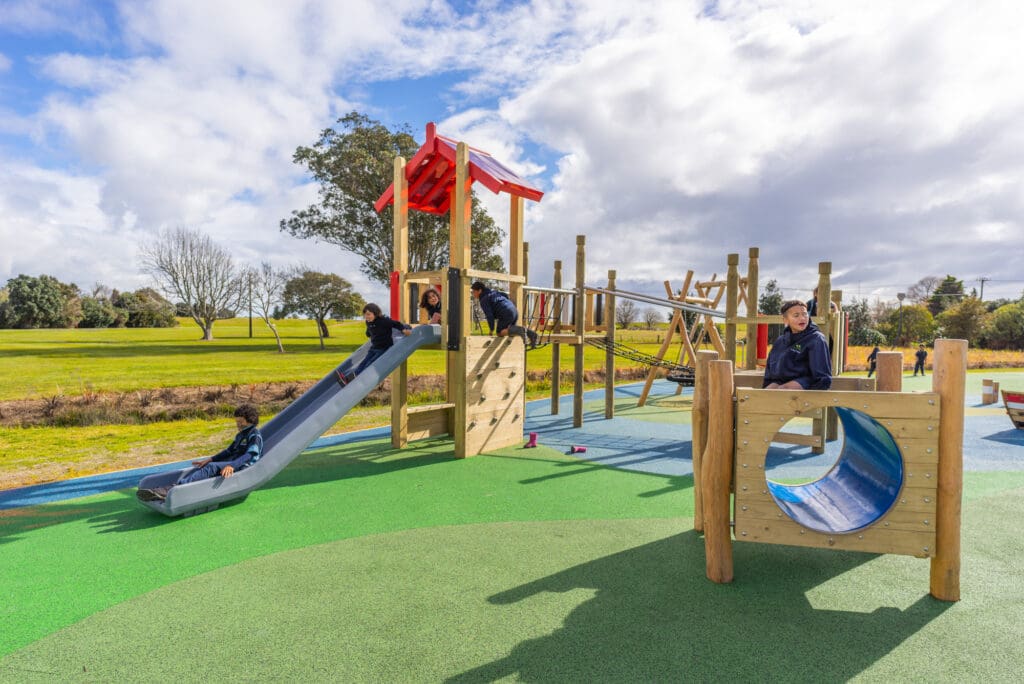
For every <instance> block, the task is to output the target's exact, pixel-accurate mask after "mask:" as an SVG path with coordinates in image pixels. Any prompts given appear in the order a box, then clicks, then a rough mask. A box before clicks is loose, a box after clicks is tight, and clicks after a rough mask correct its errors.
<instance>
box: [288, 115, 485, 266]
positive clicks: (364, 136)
mask: <svg viewBox="0 0 1024 684" xmlns="http://www.w3.org/2000/svg"><path fill="white" fill-rule="evenodd" d="M338 123H339V124H341V129H340V130H335V129H333V128H328V129H326V130H324V131H323V132H322V133H321V134H320V139H319V140H317V141H316V142H315V143H314V144H313V146H312V147H299V148H298V149H296V150H295V154H294V155H293V157H292V160H293V161H294V162H295V163H296V164H301V165H303V166H305V167H306V168H307V169H308V170H309V172H310V173H311V174H312V176H313V178H314V179H315V180H316V181H317V183H319V184H320V193H319V194H320V201H319V202H318V203H317V204H312V205H310V206H309V207H307V208H305V209H302V210H300V211H293V212H292V216H291V218H289V219H283V220H282V221H281V230H283V231H285V232H287V233H289V234H291V235H294V236H295V237H299V238H313V239H316V240H322V241H323V242H329V243H331V244H333V245H337V246H339V247H341V248H342V249H343V250H345V251H347V252H352V253H353V254H356V255H358V256H360V257H361V258H362V259H363V263H362V265H361V266H360V270H361V271H362V272H363V273H364V274H366V276H367V277H368V278H370V279H371V280H373V281H375V282H378V283H381V284H387V283H388V281H389V277H390V274H391V269H392V265H393V264H394V237H393V226H392V207H390V206H389V207H386V208H385V209H384V210H383V211H382V212H380V213H379V214H378V213H377V212H376V211H375V210H374V208H373V203H374V202H375V201H376V200H377V198H378V197H380V195H381V193H383V192H384V190H385V189H386V188H387V187H388V185H390V184H391V182H392V180H393V177H394V158H395V157H396V156H397V155H401V156H403V157H405V158H406V159H411V158H412V156H413V155H414V154H415V153H416V150H418V149H419V145H418V144H417V142H416V140H415V139H414V138H413V136H412V134H411V133H410V131H409V129H408V127H400V128H398V129H397V130H394V131H392V130H389V129H388V128H387V127H386V126H384V125H383V124H382V123H380V122H379V121H374V120H372V119H370V118H369V117H367V116H365V115H363V114H359V113H358V112H351V113H350V114H347V115H346V116H344V117H342V118H341V119H338ZM471 221H472V226H473V240H472V245H471V252H472V259H473V266H474V268H477V269H480V270H484V271H503V270H504V265H503V261H502V258H501V256H500V255H498V254H496V253H495V249H496V248H497V247H498V246H499V245H500V244H501V241H502V237H503V235H504V233H503V231H502V230H501V229H500V228H499V227H498V226H497V225H496V224H495V223H494V220H493V219H492V218H491V217H490V216H489V215H488V214H487V212H486V210H484V208H483V207H482V206H480V204H479V202H478V201H477V199H476V197H475V195H474V197H473V202H472V218H471ZM448 231H449V225H448V217H447V216H435V215H433V214H426V213H423V212H420V211H412V212H409V270H410V271H411V272H416V271H436V270H441V269H443V268H445V267H447V265H448V243H449V235H448Z"/></svg>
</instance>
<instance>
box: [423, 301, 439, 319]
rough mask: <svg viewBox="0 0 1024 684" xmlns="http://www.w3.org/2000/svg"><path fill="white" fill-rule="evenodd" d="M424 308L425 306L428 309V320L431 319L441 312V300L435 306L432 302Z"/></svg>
mask: <svg viewBox="0 0 1024 684" xmlns="http://www.w3.org/2000/svg"><path fill="white" fill-rule="evenodd" d="M423 308H424V309H425V310H426V312H427V320H428V321H429V320H430V319H431V318H433V317H434V314H439V313H441V302H440V301H438V303H437V304H436V305H435V306H431V305H430V304H427V305H426V306H425V307H423Z"/></svg>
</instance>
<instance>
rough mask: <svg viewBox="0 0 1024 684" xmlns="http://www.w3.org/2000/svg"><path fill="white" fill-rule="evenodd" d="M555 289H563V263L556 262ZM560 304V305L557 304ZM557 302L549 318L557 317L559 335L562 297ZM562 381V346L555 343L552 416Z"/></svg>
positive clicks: (552, 366) (553, 285)
mask: <svg viewBox="0 0 1024 684" xmlns="http://www.w3.org/2000/svg"><path fill="white" fill-rule="evenodd" d="M551 286H552V287H554V288H561V287H562V262H561V261H560V260H559V261H555V274H554V280H552V282H551ZM555 302H558V303H555ZM555 302H552V304H551V307H550V309H549V313H548V315H549V316H557V318H556V319H555V321H554V333H555V334H558V330H559V327H560V326H559V324H560V323H561V322H562V306H561V296H559V295H555ZM561 379H562V345H560V344H559V343H558V342H555V343H554V344H552V345H551V415H553V416H557V415H558V400H559V396H560V394H561V388H560V387H559V384H560V382H561Z"/></svg>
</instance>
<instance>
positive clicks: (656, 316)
mask: <svg viewBox="0 0 1024 684" xmlns="http://www.w3.org/2000/svg"><path fill="white" fill-rule="evenodd" d="M660 321H661V314H660V313H659V312H658V310H657V309H651V308H648V309H644V325H646V326H647V329H648V330H654V326H655V324H657V323H659V322H660Z"/></svg>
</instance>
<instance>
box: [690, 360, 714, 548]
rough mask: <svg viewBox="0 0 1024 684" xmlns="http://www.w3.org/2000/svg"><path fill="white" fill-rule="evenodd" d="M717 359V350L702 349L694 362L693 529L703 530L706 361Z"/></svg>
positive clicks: (706, 412) (706, 392)
mask: <svg viewBox="0 0 1024 684" xmlns="http://www.w3.org/2000/svg"><path fill="white" fill-rule="evenodd" d="M717 360H718V352H716V351H714V350H712V349H703V350H701V351H699V352H697V359H696V361H695V362H694V374H693V375H694V382H693V410H692V420H691V423H692V428H693V430H692V433H693V439H692V441H691V443H690V452H691V459H692V463H693V529H695V530H697V531H698V532H703V531H704V493H703V491H704V490H703V484H702V482H701V471H702V467H703V461H704V449H705V448H706V447H707V444H708V363H710V362H711V361H717Z"/></svg>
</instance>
